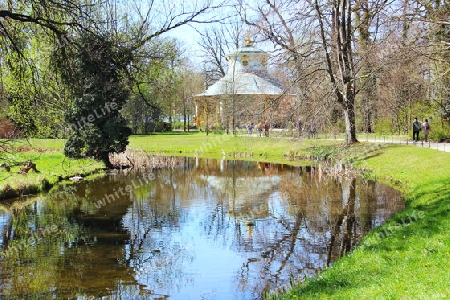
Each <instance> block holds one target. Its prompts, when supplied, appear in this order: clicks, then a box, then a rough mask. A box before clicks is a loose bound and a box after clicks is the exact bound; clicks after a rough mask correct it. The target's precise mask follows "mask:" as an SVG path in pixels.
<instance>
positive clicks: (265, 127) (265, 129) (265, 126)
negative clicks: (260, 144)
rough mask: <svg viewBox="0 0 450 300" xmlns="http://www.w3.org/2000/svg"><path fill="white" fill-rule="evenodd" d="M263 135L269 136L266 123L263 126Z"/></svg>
mask: <svg viewBox="0 0 450 300" xmlns="http://www.w3.org/2000/svg"><path fill="white" fill-rule="evenodd" d="M264 133H265V134H266V137H268V136H269V124H267V123H265V124H264Z"/></svg>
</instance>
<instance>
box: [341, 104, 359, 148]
mask: <svg viewBox="0 0 450 300" xmlns="http://www.w3.org/2000/svg"><path fill="white" fill-rule="evenodd" d="M349 102H352V101H349ZM344 119H345V143H346V144H352V143H356V142H358V140H357V139H356V126H355V108H354V102H353V103H348V104H347V105H346V106H345V107H344Z"/></svg>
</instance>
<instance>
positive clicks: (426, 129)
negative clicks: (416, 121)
mask: <svg viewBox="0 0 450 300" xmlns="http://www.w3.org/2000/svg"><path fill="white" fill-rule="evenodd" d="M422 129H423V136H424V139H425V143H426V142H428V134H429V133H430V130H431V127H430V123H428V119H425V121H424V122H423V124H422Z"/></svg>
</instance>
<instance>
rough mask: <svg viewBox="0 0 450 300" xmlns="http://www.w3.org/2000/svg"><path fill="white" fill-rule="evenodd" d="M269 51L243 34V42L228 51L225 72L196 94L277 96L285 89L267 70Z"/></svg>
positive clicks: (213, 95)
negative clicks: (237, 47) (263, 49)
mask: <svg viewBox="0 0 450 300" xmlns="http://www.w3.org/2000/svg"><path fill="white" fill-rule="evenodd" d="M268 56H269V54H268V53H267V52H264V51H262V50H259V49H257V48H255V47H254V46H253V42H252V41H251V40H250V38H248V37H246V39H245V43H244V46H243V47H241V48H239V49H237V50H236V51H234V52H232V53H229V54H228V55H227V59H228V71H227V74H226V75H225V76H224V77H223V78H221V79H219V80H218V81H217V82H216V83H214V84H213V85H211V86H210V87H209V88H208V89H207V90H205V91H204V92H203V93H201V94H198V95H195V97H215V96H216V97H218V96H226V95H247V96H258V97H260V96H268V97H277V96H280V95H282V94H283V93H284V92H285V91H284V89H283V85H282V84H281V83H280V82H279V81H277V80H276V79H274V78H272V77H271V76H270V75H269V73H268V72H267V68H266V61H267V57H268Z"/></svg>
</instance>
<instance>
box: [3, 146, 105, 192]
mask: <svg viewBox="0 0 450 300" xmlns="http://www.w3.org/2000/svg"><path fill="white" fill-rule="evenodd" d="M42 150H43V149H41V150H40V151H42ZM28 160H31V161H32V162H33V163H35V164H36V169H37V170H38V173H36V172H35V171H33V170H30V171H29V172H28V173H27V174H19V173H20V168H21V167H22V166H23V162H26V161H28ZM8 161H9V162H10V163H11V162H14V163H17V165H14V166H13V167H11V170H10V171H9V172H8V171H6V170H5V169H4V168H0V200H1V199H5V198H12V197H18V196H22V195H27V194H36V193H38V192H41V191H46V190H48V189H49V188H50V187H52V186H53V185H55V184H56V183H58V182H59V181H61V180H63V179H67V178H68V177H71V176H74V175H78V174H82V175H89V174H92V173H94V172H96V171H97V170H99V169H102V168H104V164H103V163H101V162H98V161H94V160H92V159H77V160H73V159H67V158H66V157H64V155H63V154H62V153H61V152H52V151H51V152H31V151H27V152H15V153H14V154H10V155H8ZM19 163H20V164H19Z"/></svg>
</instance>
